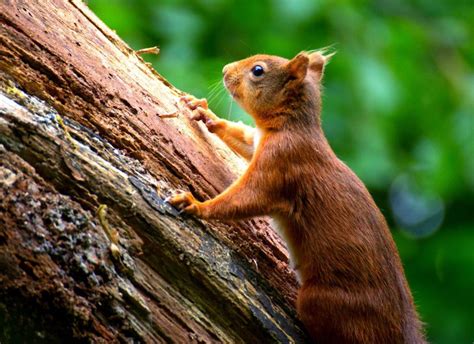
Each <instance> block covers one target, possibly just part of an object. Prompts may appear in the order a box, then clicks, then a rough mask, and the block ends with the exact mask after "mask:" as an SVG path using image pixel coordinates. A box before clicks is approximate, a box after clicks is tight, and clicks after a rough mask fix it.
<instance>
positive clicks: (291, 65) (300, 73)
mask: <svg viewBox="0 0 474 344" xmlns="http://www.w3.org/2000/svg"><path fill="white" fill-rule="evenodd" d="M308 64H309V57H308V54H307V53H305V52H301V53H299V54H298V55H296V56H295V57H293V58H292V59H291V60H290V61H289V62H288V64H287V69H288V71H289V72H290V74H291V75H292V76H293V77H294V78H295V79H296V80H303V79H304V78H305V76H306V72H307V70H308Z"/></svg>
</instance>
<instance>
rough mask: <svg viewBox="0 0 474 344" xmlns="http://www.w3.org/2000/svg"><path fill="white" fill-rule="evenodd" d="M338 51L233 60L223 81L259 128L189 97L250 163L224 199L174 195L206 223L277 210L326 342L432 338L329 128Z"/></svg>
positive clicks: (300, 301) (313, 325) (195, 112)
mask: <svg viewBox="0 0 474 344" xmlns="http://www.w3.org/2000/svg"><path fill="white" fill-rule="evenodd" d="M330 57H331V55H325V54H324V52H321V51H313V52H301V53H299V54H298V55H297V56H295V57H294V58H293V59H291V60H288V59H285V58H282V57H277V56H269V55H255V56H252V57H249V58H247V59H244V60H241V61H237V62H234V63H231V64H228V65H226V66H225V67H224V69H223V75H224V84H225V86H226V88H227V89H228V91H229V92H230V93H231V95H232V97H233V98H234V99H235V100H236V101H237V102H238V103H239V104H240V105H241V106H242V108H243V109H244V110H245V111H247V112H248V113H249V114H250V115H251V116H252V117H253V119H254V120H255V124H256V129H254V128H251V127H249V126H246V125H244V124H242V123H233V122H231V121H227V120H224V119H220V118H218V117H217V116H216V115H215V114H214V113H213V112H212V111H210V110H209V109H208V107H207V102H206V101H205V100H204V99H201V100H199V99H196V98H193V97H189V96H188V97H183V99H182V100H183V101H184V102H185V103H186V104H187V106H188V107H189V108H190V109H191V110H192V116H191V117H192V119H194V120H200V121H203V122H204V123H205V124H206V126H207V128H208V129H209V131H211V132H213V133H215V134H216V135H218V136H219V137H220V138H221V139H222V140H223V141H224V142H225V143H226V144H227V145H228V146H229V147H230V148H231V149H232V150H234V151H235V152H236V153H238V154H240V155H241V156H243V157H244V158H246V159H247V160H249V165H248V168H247V170H246V171H245V173H244V174H243V175H242V176H240V178H238V179H237V180H236V181H235V182H234V183H233V184H232V185H230V186H229V187H228V188H227V189H226V190H225V191H224V192H222V193H221V194H220V195H218V196H216V197H215V198H213V199H211V200H208V201H205V202H200V201H198V200H196V199H195V198H194V197H193V195H192V194H191V193H180V194H177V195H175V196H173V197H171V199H170V200H169V202H170V203H171V204H172V205H174V206H175V207H177V208H179V209H182V210H183V211H184V212H186V213H189V214H193V215H195V216H198V217H200V218H203V219H222V220H226V219H244V218H249V217H254V216H262V215H269V216H271V217H272V218H273V219H274V220H275V223H276V225H277V230H278V231H279V233H280V235H281V236H282V237H283V239H284V240H285V241H286V244H287V247H288V250H289V252H290V257H291V260H292V263H293V266H294V269H295V270H296V273H297V275H298V277H299V280H300V284H301V287H300V289H299V291H298V298H297V313H298V316H299V317H300V319H301V320H302V322H303V324H304V325H305V327H306V329H307V331H308V332H309V334H310V335H311V337H312V339H313V340H314V341H315V342H318V343H338V344H340V343H410V344H413V343H424V342H425V338H424V334H423V330H422V324H421V322H420V320H419V318H418V315H417V312H416V310H415V306H414V303H413V298H412V295H411V292H410V289H409V287H408V284H407V281H406V278H405V274H404V271H403V267H402V264H401V261H400V258H399V255H398V251H397V248H396V246H395V243H394V241H393V239H392V236H391V233H390V231H389V229H388V226H387V223H386V221H385V219H384V217H383V215H382V214H381V212H380V210H379V209H378V208H377V206H376V204H375V202H374V201H373V199H372V197H371V195H370V194H369V192H368V191H367V189H366V187H365V186H364V184H363V183H362V182H361V180H360V179H359V178H358V177H357V176H356V175H355V174H354V173H353V172H352V171H351V170H350V169H349V168H348V167H347V166H346V165H345V164H344V163H343V162H342V161H340V160H339V159H338V158H337V157H336V155H335V154H334V152H333V151H332V149H331V147H330V146H329V143H328V141H327V140H326V138H325V136H324V133H323V130H322V128H321V80H322V76H323V72H324V67H325V65H326V63H327V62H328V60H329V58H330Z"/></svg>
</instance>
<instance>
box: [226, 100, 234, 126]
mask: <svg viewBox="0 0 474 344" xmlns="http://www.w3.org/2000/svg"><path fill="white" fill-rule="evenodd" d="M232 104H234V95H233V94H232V96H231V97H230V104H229V113H228V114H227V119H229V120H230V114H231V112H232Z"/></svg>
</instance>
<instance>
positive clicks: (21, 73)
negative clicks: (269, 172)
mask: <svg viewBox="0 0 474 344" xmlns="http://www.w3.org/2000/svg"><path fill="white" fill-rule="evenodd" d="M0 23H1V28H0V342H1V343H10V342H11V343H13V342H15V343H17V342H48V343H51V342H66V341H70V340H73V341H84V342H107V343H109V342H177V343H188V342H205V343H207V342H226V343H230V342H249V343H250V342H251V343H264V342H283V343H285V342H304V341H306V340H307V339H306V338H307V337H306V335H305V334H304V332H303V331H302V329H301V327H300V325H299V322H298V321H297V320H296V316H295V312H294V301H295V295H296V290H297V283H296V281H295V278H294V275H293V273H292V272H291V271H290V269H289V268H288V264H287V261H288V254H287V251H286V249H285V248H284V245H283V244H282V242H281V241H280V239H279V238H278V236H277V235H276V234H275V233H274V231H273V230H272V229H271V228H270V227H269V225H268V221H267V220H266V219H254V220H250V221H244V222H238V223H227V224H226V223H222V222H218V221H209V222H206V221H201V220H198V219H195V218H192V217H186V216H181V215H180V214H179V213H178V212H177V211H176V210H175V209H173V208H171V207H170V206H169V205H167V204H166V203H165V202H164V201H163V199H164V198H165V197H166V196H167V195H169V194H170V193H172V192H173V191H174V190H176V189H181V190H190V191H192V192H193V193H194V194H195V195H197V196H198V197H199V198H201V199H208V198H210V197H213V196H215V195H216V194H218V193H219V192H221V191H222V190H223V189H224V188H225V187H226V186H227V185H229V184H230V183H231V182H232V181H233V180H234V179H235V178H236V176H237V175H238V174H239V173H241V172H242V171H243V169H244V168H245V162H244V161H243V160H242V159H240V158H239V157H237V156H236V155H235V154H233V153H232V152H231V151H229V150H228V149H227V148H226V147H225V146H224V144H223V143H221V142H220V141H219V140H218V139H216V138H214V137H213V136H212V135H210V134H208V133H207V131H206V129H205V128H204V127H202V126H201V124H197V123H194V122H192V121H190V120H189V119H188V118H187V113H186V111H187V110H184V109H182V108H181V107H180V105H179V103H178V101H177V100H178V97H179V96H180V95H181V94H182V92H181V91H179V90H177V89H175V88H174V87H173V86H172V85H170V84H169V83H168V82H167V81H166V80H164V79H163V78H162V77H161V76H160V75H159V74H158V73H157V72H156V71H154V70H153V69H152V68H151V67H150V66H149V65H148V64H146V63H145V62H144V61H143V60H142V59H141V58H140V57H139V56H138V55H137V54H135V52H134V51H133V50H131V49H130V48H129V47H128V46H127V45H125V43H124V42H122V41H121V40H120V38H119V37H117V35H115V34H114V33H113V32H112V31H111V30H110V29H108V28H107V27H106V26H105V25H104V24H103V23H102V22H101V21H100V20H99V19H98V18H97V17H95V15H94V14H92V13H91V11H90V10H89V9H88V8H87V7H86V6H85V5H84V4H83V3H82V2H80V1H76V0H70V1H65V0H42V1H35V0H30V1H26V0H25V1H9V0H2V2H1V4H0ZM165 48H166V47H165ZM169 113H176V114H177V115H178V117H177V118H167V119H165V118H160V117H159V115H163V114H169ZM105 205H106V206H105Z"/></svg>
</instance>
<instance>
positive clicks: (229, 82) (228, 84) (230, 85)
mask: <svg viewBox="0 0 474 344" xmlns="http://www.w3.org/2000/svg"><path fill="white" fill-rule="evenodd" d="M224 86H225V88H226V89H227V91H229V93H230V95H231V96H232V98H234V99H235V100H237V99H239V98H240V97H239V94H238V92H237V83H236V82H235V80H233V79H232V78H230V77H227V75H224Z"/></svg>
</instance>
